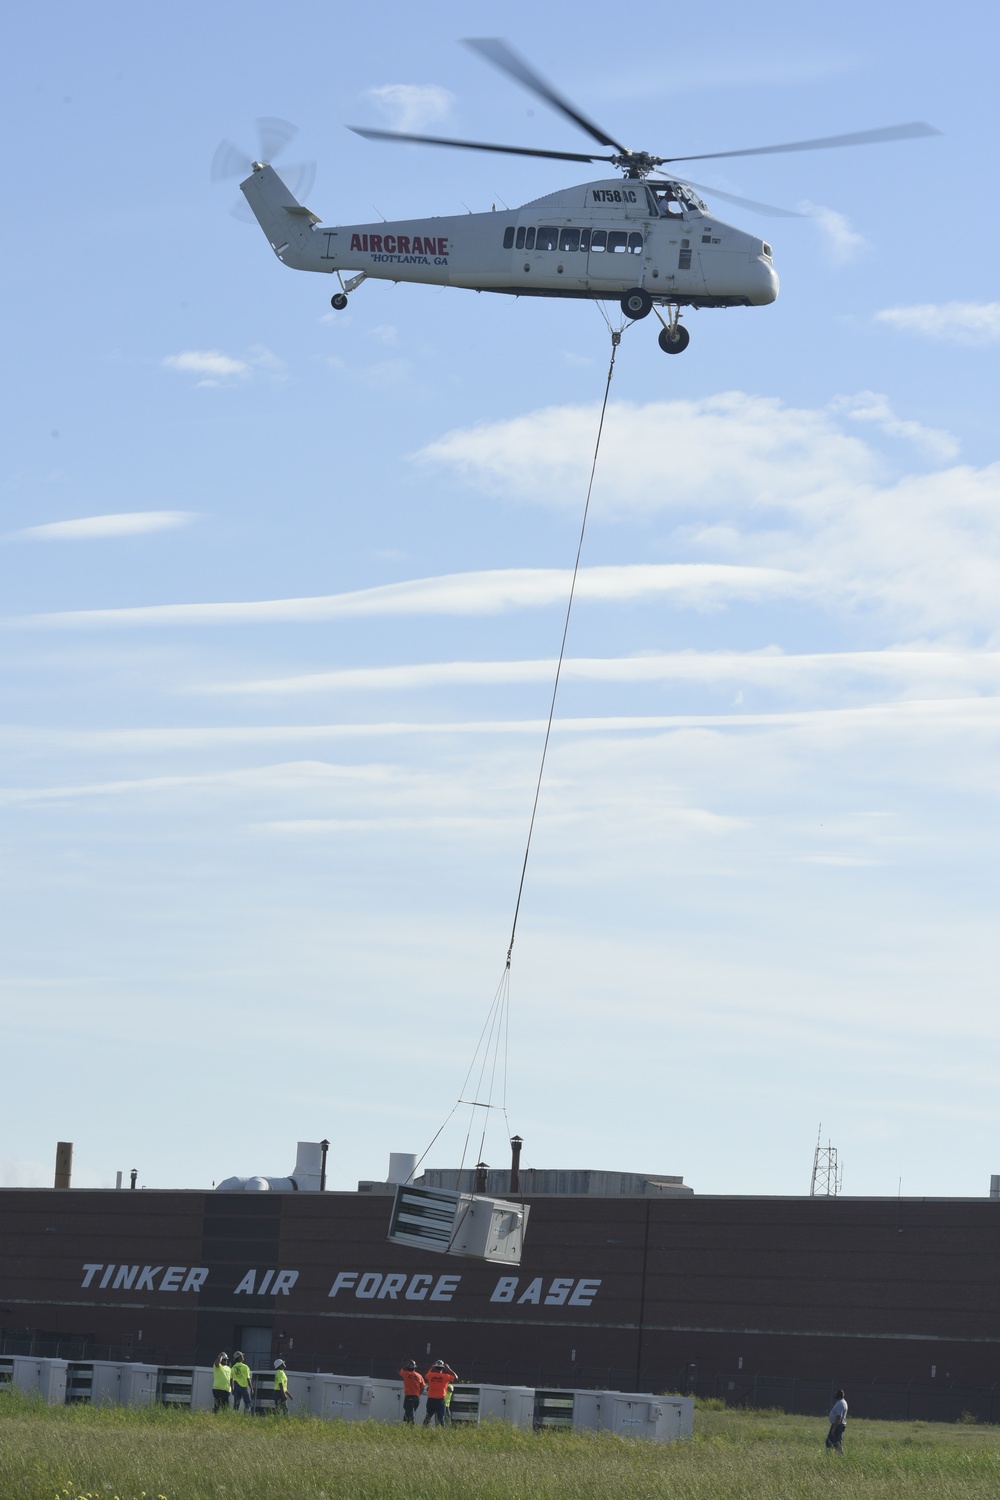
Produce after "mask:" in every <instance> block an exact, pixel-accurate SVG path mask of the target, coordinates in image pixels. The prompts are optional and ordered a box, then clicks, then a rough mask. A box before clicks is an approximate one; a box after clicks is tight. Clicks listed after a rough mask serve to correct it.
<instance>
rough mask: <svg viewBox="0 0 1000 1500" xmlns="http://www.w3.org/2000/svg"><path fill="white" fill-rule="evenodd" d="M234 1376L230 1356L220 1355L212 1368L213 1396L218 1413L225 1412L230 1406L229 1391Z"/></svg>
mask: <svg viewBox="0 0 1000 1500" xmlns="http://www.w3.org/2000/svg"><path fill="white" fill-rule="evenodd" d="M232 1383H233V1374H232V1371H231V1370H230V1368H229V1355H228V1354H220V1355H219V1356H218V1358H217V1359H216V1361H215V1364H214V1365H213V1366H212V1396H213V1399H214V1401H215V1409H216V1411H224V1410H225V1409H226V1408H227V1407H228V1405H229V1390H230V1387H231V1385H232Z"/></svg>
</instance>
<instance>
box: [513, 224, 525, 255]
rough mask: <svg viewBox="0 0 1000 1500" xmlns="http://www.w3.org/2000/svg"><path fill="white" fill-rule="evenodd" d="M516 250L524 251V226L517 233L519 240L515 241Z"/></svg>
mask: <svg viewBox="0 0 1000 1500" xmlns="http://www.w3.org/2000/svg"><path fill="white" fill-rule="evenodd" d="M514 249H515V250H523V249H524V225H523V224H522V225H521V227H520V228H519V229H518V231H517V238H516V239H515V241H514Z"/></svg>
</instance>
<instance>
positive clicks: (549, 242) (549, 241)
mask: <svg viewBox="0 0 1000 1500" xmlns="http://www.w3.org/2000/svg"><path fill="white" fill-rule="evenodd" d="M558 239H559V231H558V229H556V227H555V225H552V224H542V225H541V227H540V228H539V231H538V234H537V235H536V236H535V249H536V250H554V249H555V248H556V244H557V242H558Z"/></svg>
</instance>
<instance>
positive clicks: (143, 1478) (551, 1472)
mask: <svg viewBox="0 0 1000 1500" xmlns="http://www.w3.org/2000/svg"><path fill="white" fill-rule="evenodd" d="M825 1435H826V1429H825V1425H824V1423H823V1422H822V1421H819V1420H813V1419H810V1418H805V1417H789V1416H785V1415H783V1414H782V1413H779V1412H761V1413H754V1412H726V1411H710V1410H699V1411H697V1412H696V1413H695V1436H694V1439H693V1441H692V1442H686V1443H675V1444H670V1445H659V1444H653V1443H646V1442H642V1441H637V1440H635V1439H622V1438H616V1437H611V1436H607V1435H603V1434H572V1433H565V1432H541V1433H524V1432H516V1431H514V1430H513V1429H512V1428H508V1427H505V1426H502V1425H493V1426H488V1427H487V1426H484V1427H478V1428H476V1427H468V1428H461V1427H457V1428H454V1429H451V1430H445V1431H441V1430H438V1429H427V1430H426V1431H425V1430H423V1429H421V1428H419V1427H418V1428H416V1429H412V1428H403V1427H401V1426H400V1427H385V1426H381V1425H378V1424H375V1423H346V1422H319V1421H315V1420H313V1419H302V1420H300V1419H297V1418H294V1417H291V1418H288V1419H287V1420H285V1419H278V1418H274V1417H269V1418H264V1419H259V1420H257V1419H251V1418H248V1417H244V1416H242V1415H239V1416H238V1415H237V1414H236V1413H235V1412H233V1413H226V1414H224V1415H221V1416H215V1415H214V1414H211V1413H190V1412H178V1411H171V1410H168V1409H166V1408H162V1407H161V1408H156V1409H154V1410H151V1411H126V1410H123V1409H120V1408H109V1409H105V1410H98V1409H95V1408H92V1407H89V1406H70V1407H56V1408H47V1407H43V1406H39V1405H35V1404H33V1403H31V1402H29V1401H26V1400H24V1399H22V1398H20V1397H18V1395H17V1394H16V1393H8V1394H5V1395H4V1397H3V1400H2V1403H0V1500H79V1497H89V1500H116V1497H117V1500H142V1497H145V1500H220V1497H221V1500H615V1497H619V1496H620V1497H622V1500H649V1497H653V1496H657V1497H660V1496H663V1497H670V1500H710V1497H711V1500H723V1497H725V1500H740V1497H744V1496H745V1497H747V1500H813V1497H814V1496H817V1497H818V1496H822V1497H825V1500H826V1497H829V1500H840V1497H844V1500H846V1497H852V1500H853V1497H865V1500H867V1497H872V1500H899V1497H903V1496H920V1497H922V1496H928V1497H930V1496H933V1497H935V1500H958V1497H959V1496H962V1497H965V1496H969V1497H980V1496H982V1497H984V1500H985V1497H987V1496H988V1497H990V1500H997V1497H998V1496H1000V1428H996V1427H977V1426H972V1425H964V1424H961V1423H956V1424H955V1425H954V1426H950V1427H947V1426H942V1425H932V1424H924V1423H919V1422H912V1423H891V1422H864V1421H856V1422H855V1421H852V1422H851V1424H850V1426H849V1427H848V1430H847V1441H846V1444H845V1450H846V1451H845V1454H844V1457H843V1458H837V1457H835V1456H833V1455H831V1454H827V1453H826V1452H825V1451H824V1448H823V1439H824V1437H825Z"/></svg>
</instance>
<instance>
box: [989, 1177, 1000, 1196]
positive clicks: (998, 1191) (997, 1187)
mask: <svg viewBox="0 0 1000 1500" xmlns="http://www.w3.org/2000/svg"><path fill="white" fill-rule="evenodd" d="M990 1197H991V1198H1000V1176H998V1175H997V1173H996V1172H994V1173H993V1176H992V1177H991V1178H990Z"/></svg>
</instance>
